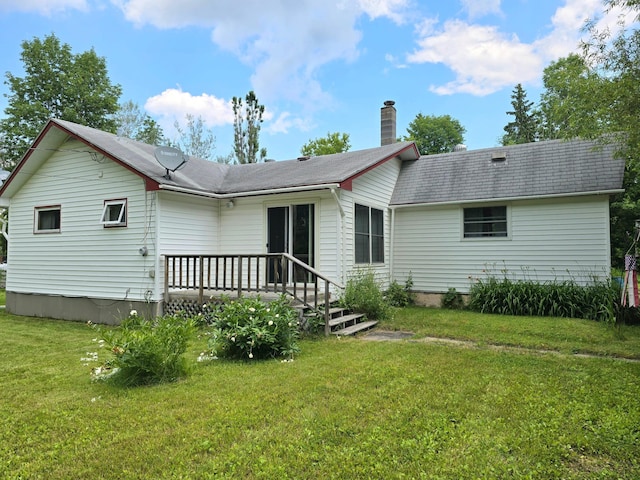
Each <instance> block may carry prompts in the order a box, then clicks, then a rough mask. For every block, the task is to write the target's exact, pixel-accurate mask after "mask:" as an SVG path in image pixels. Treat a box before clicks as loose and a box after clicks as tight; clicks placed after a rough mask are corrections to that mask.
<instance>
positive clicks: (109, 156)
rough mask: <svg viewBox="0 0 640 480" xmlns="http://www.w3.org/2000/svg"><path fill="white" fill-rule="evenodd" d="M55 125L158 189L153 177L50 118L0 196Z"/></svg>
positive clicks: (3, 186) (1, 190)
mask: <svg viewBox="0 0 640 480" xmlns="http://www.w3.org/2000/svg"><path fill="white" fill-rule="evenodd" d="M53 126H55V127H56V128H58V129H59V130H60V131H62V132H64V133H66V134H67V135H69V136H70V137H73V138H75V139H76V140H78V141H80V142H82V143H84V144H85V145H86V146H87V147H89V148H92V149H93V150H95V151H97V152H98V153H100V154H101V155H103V156H105V157H107V158H109V159H111V160H113V161H114V162H116V163H117V164H118V165H120V166H122V167H124V168H126V169H127V170H129V171H130V172H132V173H134V174H136V175H138V176H139V177H141V178H142V179H143V180H144V185H145V189H146V190H147V191H152V190H160V184H159V183H158V182H157V181H155V180H154V179H152V178H150V177H148V176H147V175H145V174H143V173H141V172H140V171H138V170H136V169H135V168H133V167H132V166H131V165H128V164H126V163H124V162H123V161H121V160H119V159H118V158H116V157H114V156H113V155H111V154H110V153H107V152H106V151H104V150H102V149H101V148H100V147H98V146H96V145H94V144H92V143H91V142H89V141H87V140H85V139H84V138H82V137H80V136H79V135H78V134H76V133H74V132H71V131H70V130H68V129H67V128H65V127H63V126H62V125H60V124H59V123H57V122H56V121H55V120H53V119H51V120H49V122H48V123H47V124H46V125H45V127H44V128H43V129H42V132H40V135H38V137H37V138H36V139H35V141H34V142H33V143H32V145H31V146H30V147H29V150H28V151H27V153H26V154H25V156H24V157H23V158H22V160H21V161H20V163H18V165H16V167H15V168H14V169H13V171H12V172H11V175H9V178H7V180H6V181H5V182H4V184H3V185H2V188H0V196H1V195H2V194H3V193H4V191H5V189H6V188H7V187H8V186H9V184H10V183H11V182H12V181H13V179H14V178H15V174H17V173H18V172H19V171H20V170H21V169H22V166H23V165H25V164H26V163H27V161H28V160H29V157H30V156H31V154H32V153H33V152H34V150H36V149H37V148H38V144H39V143H40V142H41V141H42V139H43V138H44V137H45V136H46V135H47V133H49V130H50V129H51V128H52V127H53Z"/></svg>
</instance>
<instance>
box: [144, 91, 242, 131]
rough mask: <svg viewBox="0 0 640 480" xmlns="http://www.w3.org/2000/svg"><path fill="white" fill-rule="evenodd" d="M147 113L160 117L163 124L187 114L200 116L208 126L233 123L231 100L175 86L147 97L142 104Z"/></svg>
mask: <svg viewBox="0 0 640 480" xmlns="http://www.w3.org/2000/svg"><path fill="white" fill-rule="evenodd" d="M144 108H145V110H147V111H148V112H149V113H152V114H154V115H157V116H159V117H162V119H163V120H162V124H163V125H167V124H170V125H173V122H174V121H175V120H177V121H179V122H182V121H184V118H185V117H186V115H187V114H190V115H193V116H194V117H196V118H198V117H200V118H202V121H203V122H204V124H205V125H206V126H207V127H209V128H212V127H219V126H223V125H228V124H233V108H232V107H231V102H229V101H226V100H223V99H221V98H216V97H215V96H213V95H207V94H206V93H203V94H202V95H192V94H190V93H188V92H183V91H182V90H179V89H176V88H169V89H167V90H165V91H164V92H162V93H161V94H159V95H156V96H153V97H151V98H149V99H148V100H147V101H146V103H145V104H144Z"/></svg>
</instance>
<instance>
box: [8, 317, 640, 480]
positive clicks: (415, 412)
mask: <svg viewBox="0 0 640 480" xmlns="http://www.w3.org/2000/svg"><path fill="white" fill-rule="evenodd" d="M436 312H438V311H436ZM420 314H423V315H424V323H426V324H433V325H437V324H438V323H439V322H442V323H445V324H446V323H447V322H450V323H451V324H453V325H454V326H451V327H442V330H441V329H439V328H436V327H435V326H428V327H422V326H421V324H420V321H419V318H420ZM440 314H441V315H442V316H441V317H440V320H439V321H438V320H437V318H436V317H435V313H434V312H433V311H431V310H427V309H408V310H406V317H407V318H406V319H403V316H402V314H400V315H398V316H397V318H396V322H397V326H398V327H403V328H407V327H408V325H409V324H412V325H413V326H414V327H415V328H416V331H417V329H418V328H421V329H423V330H420V332H421V334H429V335H435V334H441V335H443V336H451V335H452V334H453V333H461V332H462V331H466V333H465V335H466V336H467V337H468V338H471V339H474V340H476V341H479V342H484V341H488V339H490V338H498V339H499V338H502V335H504V333H501V332H499V333H495V334H494V335H495V336H493V335H492V334H491V330H492V328H493V329H495V330H497V331H500V330H502V328H503V324H502V320H505V321H507V320H509V321H510V322H511V324H510V326H511V327H512V328H514V329H515V330H517V331H520V330H522V332H521V333H519V334H518V335H521V336H522V338H525V339H527V338H528V339H530V341H531V342H534V343H535V340H534V339H536V338H540V337H544V335H543V334H542V333H541V332H540V331H539V330H544V329H545V328H546V325H544V324H537V326H538V328H536V324H534V323H533V322H531V320H530V319H521V318H515V317H510V319H506V318H505V319H501V318H496V317H493V316H472V317H471V318H472V320H470V323H469V325H468V326H465V327H461V329H460V330H458V329H457V328H456V327H455V324H457V323H459V322H460V321H462V320H464V318H466V315H471V314H468V313H467V312H462V313H461V312H447V311H442V312H440ZM483 319H485V320H484V321H483ZM403 322H404V323H403ZM556 322H558V323H565V322H566V327H563V330H564V329H566V330H567V331H569V332H571V331H573V333H572V334H567V336H568V337H569V338H568V339H567V340H566V343H567V344H566V348H568V349H569V350H573V348H572V347H571V346H570V343H571V341H572V340H571V339H572V338H577V339H580V338H583V337H585V338H586V337H591V336H592V335H593V333H589V332H590V328H589V327H590V325H591V324H585V323H582V322H580V321H573V320H560V319H556ZM521 323H522V324H532V325H529V326H528V327H521V326H520V324H521ZM477 324H482V325H483V326H482V328H480V327H478V325H477ZM492 325H493V326H494V327H492ZM601 327H603V326H601ZM447 328H449V330H448V332H449V333H447ZM603 328H604V327H603ZM474 329H476V330H477V331H478V332H479V333H478V337H475V338H474V337H473V335H472V331H473V330H474ZM583 329H584V334H582V333H581V332H580V331H581V330H583ZM536 330H538V332H537V333H536ZM605 330H606V329H605ZM0 331H1V332H2V334H1V335H0V351H2V357H0V384H1V385H2V389H0V478H47V479H67V478H104V479H112V478H113V479H116V478H118V479H127V478H154V479H155V478H158V479H163V478H166V479H169V478H200V479H207V478H249V479H269V478H277V479H287V478H295V479H300V478H336V479H338V478H345V479H356V478H385V479H387V478H389V479H394V478H412V479H413V478H430V479H431V478H436V479H437V478H443V479H444V478H504V477H515V478H545V479H547V478H568V479H571V478H574V479H584V478H598V479H601V478H612V479H613V478H622V479H632V478H639V477H640V455H639V453H640V428H639V426H638V418H640V402H639V401H638V398H640V363H637V362H626V361H621V360H615V359H610V358H579V357H574V356H558V355H539V354H527V353H514V352H509V351H495V350H490V349H483V348H456V347H451V346H443V345H437V344H429V343H424V342H371V341H363V340H361V339H340V340H338V339H335V338H329V339H324V338H322V339H307V340H303V341H302V342H301V350H302V351H301V353H300V354H299V355H298V356H297V357H296V360H295V361H294V362H292V363H281V362H278V361H263V362H251V363H248V362H241V361H234V362H231V361H217V362H213V363H211V364H198V366H197V368H196V369H195V371H194V373H193V375H192V376H191V377H189V378H188V379H187V380H185V381H182V382H179V383H175V384H165V385H158V386H154V387H145V388H134V389H118V388H115V387H111V386H109V385H105V384H97V383H91V382H90V380H89V367H87V366H84V365H83V364H82V362H81V361H80V357H82V356H85V355H86V352H87V351H95V349H96V348H95V343H94V342H92V337H93V335H94V332H93V331H92V330H91V329H89V328H87V327H86V326H84V325H81V324H77V323H69V322H60V321H52V320H46V319H34V318H24V317H15V316H11V315H8V314H5V313H0ZM625 333H626V335H627V337H628V340H627V342H637V341H638V337H640V329H637V328H636V329H634V328H631V329H629V330H628V331H627V332H625ZM603 335H605V337H606V333H605V334H603ZM555 336H560V335H559V334H556V335H553V337H555ZM513 340H514V339H513V338H511V341H513ZM205 342H206V340H205V339H204V338H200V339H198V340H197V341H196V342H195V345H193V348H192V349H191V350H190V355H191V357H192V358H193V359H195V358H196V356H197V354H198V353H199V351H200V349H202V348H203V346H204V344H205ZM636 345H637V343H636ZM575 348H576V349H578V348H581V347H580V346H579V345H576V346H575ZM594 348H595V349H596V350H598V349H599V348H600V347H597V345H596V347H594ZM601 348H602V349H603V351H608V347H605V346H602V347H601ZM628 349H629V350H631V347H629V348H628ZM636 353H637V351H636Z"/></svg>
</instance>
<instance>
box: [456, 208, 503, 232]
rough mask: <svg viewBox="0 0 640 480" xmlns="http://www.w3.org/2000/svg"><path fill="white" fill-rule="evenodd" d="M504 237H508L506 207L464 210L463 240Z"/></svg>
mask: <svg viewBox="0 0 640 480" xmlns="http://www.w3.org/2000/svg"><path fill="white" fill-rule="evenodd" d="M506 236H508V230H507V207H506V206H504V205H501V206H493V207H473V208H465V209H464V238H487V237H506Z"/></svg>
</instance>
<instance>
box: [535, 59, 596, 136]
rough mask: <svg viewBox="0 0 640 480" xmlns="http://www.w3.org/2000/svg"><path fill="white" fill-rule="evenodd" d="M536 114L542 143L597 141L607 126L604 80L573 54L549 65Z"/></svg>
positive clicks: (545, 71)
mask: <svg viewBox="0 0 640 480" xmlns="http://www.w3.org/2000/svg"><path fill="white" fill-rule="evenodd" d="M542 80H543V83H544V87H545V90H544V91H543V93H542V94H541V95H540V104H539V106H538V110H537V115H538V117H539V129H538V136H539V138H540V139H541V140H552V139H555V138H596V137H598V136H600V135H601V134H602V133H603V130H604V128H605V126H606V124H607V115H606V109H608V104H607V101H606V98H605V94H606V91H607V85H606V84H607V82H608V80H607V79H606V78H603V77H601V76H600V75H598V73H597V72H596V71H594V70H592V69H590V68H589V66H588V64H587V62H586V61H585V59H584V58H582V57H580V56H579V55H576V54H571V55H569V56H568V57H565V58H561V59H559V60H557V61H555V62H552V63H551V64H550V65H549V66H548V67H547V68H545V69H544V74H543V76H542Z"/></svg>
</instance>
